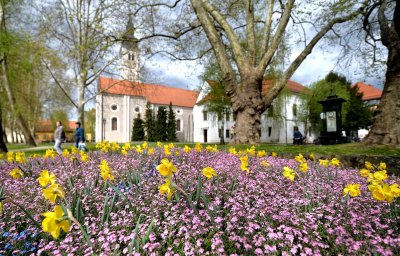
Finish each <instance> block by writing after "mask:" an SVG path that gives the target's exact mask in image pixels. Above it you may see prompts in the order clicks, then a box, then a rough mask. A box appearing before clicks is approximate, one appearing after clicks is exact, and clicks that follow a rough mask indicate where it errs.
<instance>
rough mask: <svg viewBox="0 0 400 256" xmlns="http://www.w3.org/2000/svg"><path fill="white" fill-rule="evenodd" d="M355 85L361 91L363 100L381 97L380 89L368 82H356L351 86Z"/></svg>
mask: <svg viewBox="0 0 400 256" xmlns="http://www.w3.org/2000/svg"><path fill="white" fill-rule="evenodd" d="M354 86H357V87H358V91H359V92H362V93H363V98H362V99H363V100H378V99H380V98H381V97H382V90H380V89H378V88H376V87H373V86H372V85H370V84H366V83H363V82H357V83H355V84H354V85H353V86H352V87H354Z"/></svg>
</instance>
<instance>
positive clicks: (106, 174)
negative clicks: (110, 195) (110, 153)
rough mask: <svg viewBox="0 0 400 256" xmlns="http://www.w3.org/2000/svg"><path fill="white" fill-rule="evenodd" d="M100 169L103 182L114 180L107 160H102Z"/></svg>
mask: <svg viewBox="0 0 400 256" xmlns="http://www.w3.org/2000/svg"><path fill="white" fill-rule="evenodd" d="M99 167H100V174H101V177H102V178H103V180H114V176H113V175H112V172H111V170H110V167H108V163H107V161H106V160H104V159H103V160H101V163H100V165H99Z"/></svg>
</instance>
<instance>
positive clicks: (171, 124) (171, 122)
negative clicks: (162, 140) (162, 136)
mask: <svg viewBox="0 0 400 256" xmlns="http://www.w3.org/2000/svg"><path fill="white" fill-rule="evenodd" d="M167 139H168V141H177V138H176V120H175V113H174V110H173V109H172V102H170V103H169V108H168V122H167Z"/></svg>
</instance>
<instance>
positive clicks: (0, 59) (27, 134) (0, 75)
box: [0, 0, 36, 146]
mask: <svg viewBox="0 0 400 256" xmlns="http://www.w3.org/2000/svg"><path fill="white" fill-rule="evenodd" d="M10 4H11V1H7V0H1V1H0V36H1V41H2V43H4V42H5V41H6V38H7V34H8V32H7V24H6V15H7V10H8V7H9V6H10ZM0 64H1V70H0V82H1V85H2V87H4V89H5V91H6V95H7V99H8V103H9V107H10V108H11V110H12V113H13V114H14V116H15V118H16V120H17V122H18V125H19V127H20V129H21V131H22V133H23V134H24V138H25V142H26V143H27V144H29V145H32V146H36V143H35V140H34V138H33V136H32V133H31V131H30V129H29V127H28V124H27V122H26V120H25V118H24V117H23V115H22V112H21V110H20V109H18V108H17V100H16V98H15V94H14V91H13V88H12V85H11V83H10V79H9V76H8V75H9V70H8V60H7V54H6V52H5V50H4V47H0ZM1 130H3V129H1Z"/></svg>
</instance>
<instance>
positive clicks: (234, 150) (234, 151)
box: [229, 147, 238, 155]
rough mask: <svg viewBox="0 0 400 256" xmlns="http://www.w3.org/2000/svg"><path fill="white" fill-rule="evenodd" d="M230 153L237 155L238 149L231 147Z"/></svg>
mask: <svg viewBox="0 0 400 256" xmlns="http://www.w3.org/2000/svg"><path fill="white" fill-rule="evenodd" d="M229 153H231V154H232V155H237V153H238V152H237V151H236V148H234V147H230V148H229Z"/></svg>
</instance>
